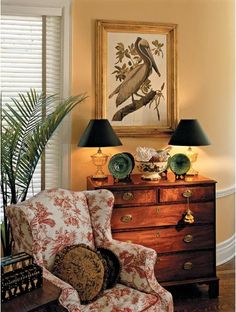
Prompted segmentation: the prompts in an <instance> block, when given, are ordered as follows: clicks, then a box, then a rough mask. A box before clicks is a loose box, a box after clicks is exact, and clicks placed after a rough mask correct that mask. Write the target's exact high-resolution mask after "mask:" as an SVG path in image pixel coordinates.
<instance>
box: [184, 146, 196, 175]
mask: <svg viewBox="0 0 236 312" xmlns="http://www.w3.org/2000/svg"><path fill="white" fill-rule="evenodd" d="M186 155H187V156H188V158H189V159H190V162H191V166H190V169H189V171H188V172H187V173H186V175H187V176H196V175H198V171H197V170H195V169H193V163H194V162H196V161H197V157H198V153H197V152H194V151H193V150H192V148H191V147H189V148H188V150H187V153H186Z"/></svg>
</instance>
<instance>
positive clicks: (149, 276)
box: [7, 189, 173, 312]
mask: <svg viewBox="0 0 236 312" xmlns="http://www.w3.org/2000/svg"><path fill="white" fill-rule="evenodd" d="M113 202H114V197H113V195H112V193H111V192H109V191H107V190H97V191H83V192H72V191H68V190H63V189H53V190H46V191H42V192H40V193H39V194H37V195H36V196H34V197H32V198H31V199H29V200H27V201H25V202H22V203H19V204H16V205H12V206H9V207H8V208H7V216H8V218H9V220H10V223H11V227H12V230H13V239H14V246H13V249H14V253H16V252H20V251H26V252H28V253H30V254H33V256H34V258H35V259H36V261H37V263H38V264H39V265H41V266H42V267H43V268H44V277H45V278H46V279H48V280H50V281H51V282H52V283H54V284H56V285H57V286H58V287H60V288H61V289H62V293H61V296H60V298H59V300H60V303H61V304H62V306H64V307H65V308H66V309H67V310H68V311H70V312H82V311H83V312H96V311H98V312H132V311H135V312H141V311H148V312H154V311H155V312H167V311H168V312H172V311H173V302H172V296H171V294H170V293H169V292H168V291H166V290H165V289H164V288H163V287H161V286H160V285H159V284H158V282H157V280H156V278H155V276H154V270H153V269H154V264H155V261H156V252H155V251H154V250H152V249H150V248H146V247H143V246H141V245H135V244H129V243H124V242H120V241H116V240H113V239H112V235H111V224H110V221H111V214H112V207H113ZM80 243H83V244H86V245H88V246H90V247H106V248H109V249H111V250H112V251H113V252H114V253H115V254H116V255H117V256H118V257H119V259H120V262H121V265H122V269H121V279H120V284H117V285H116V286H115V287H113V288H112V289H108V290H105V291H104V293H103V295H102V297H100V298H99V299H97V300H96V301H94V302H92V303H90V304H87V305H81V303H80V299H79V297H78V294H77V292H76V290H75V289H74V288H73V287H72V286H70V285H69V284H67V283H65V282H63V281H62V280H60V279H59V278H57V277H56V276H54V275H53V274H52V273H51V272H50V270H51V269H52V266H53V263H54V259H55V255H56V253H57V252H58V251H59V250H61V249H62V248H63V247H64V246H67V245H72V244H80Z"/></svg>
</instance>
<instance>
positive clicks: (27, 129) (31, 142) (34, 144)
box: [1, 90, 86, 255]
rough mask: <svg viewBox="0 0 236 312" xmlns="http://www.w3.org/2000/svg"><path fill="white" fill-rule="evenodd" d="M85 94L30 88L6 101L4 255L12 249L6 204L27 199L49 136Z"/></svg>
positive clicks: (3, 162)
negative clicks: (64, 94) (63, 95)
mask: <svg viewBox="0 0 236 312" xmlns="http://www.w3.org/2000/svg"><path fill="white" fill-rule="evenodd" d="M85 98H86V96H85V95H83V94H82V95H78V96H73V97H69V98H67V99H66V100H59V99H58V96H57V95H51V96H45V95H44V94H37V93H36V91H35V90H30V91H29V92H27V94H26V95H24V94H19V99H12V100H13V102H14V105H9V104H7V105H6V109H3V110H2V118H1V119H2V120H1V122H2V127H1V191H2V205H3V211H4V221H3V223H2V225H1V232H2V233H1V234H2V236H1V238H2V248H3V252H4V255H9V254H10V253H11V242H10V228H9V223H8V220H7V218H6V214H5V208H6V207H7V205H9V204H15V203H17V202H20V201H24V200H25V199H26V196H27V192H28V189H29V186H30V182H31V179H32V176H33V174H34V171H35V168H36V166H37V163H38V161H39V159H40V157H41V155H42V153H43V151H44V149H45V146H46V144H47V142H48V140H49V139H50V138H51V136H52V135H53V133H54V132H55V130H56V129H57V128H58V126H59V125H60V123H61V122H62V120H63V119H64V118H65V117H66V116H67V115H68V113H69V112H70V111H71V110H72V109H73V108H74V107H75V106H76V105H77V104H78V103H80V102H82V101H83V100H84V99H85ZM55 103H56V104H58V103H59V104H58V105H55ZM45 112H48V113H47V114H46V113H45Z"/></svg>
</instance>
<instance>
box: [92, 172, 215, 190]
mask: <svg viewBox="0 0 236 312" xmlns="http://www.w3.org/2000/svg"><path fill="white" fill-rule="evenodd" d="M87 183H88V187H89V188H91V187H92V188H102V187H105V188H114V189H116V188H117V189H119V188H120V187H125V186H127V187H150V186H152V187H158V186H160V187H165V186H167V187H172V186H185V185H186V186H187V185H188V186H189V185H196V184H197V185H199V184H208V183H209V184H212V183H216V181H214V180H213V179H210V178H206V177H202V176H199V175H198V176H187V177H185V179H184V180H176V179H175V176H174V175H173V174H172V173H168V175H167V179H161V180H158V181H148V180H143V179H142V178H141V174H132V175H131V181H129V182H116V181H115V179H114V178H113V177H112V176H111V175H109V176H108V178H107V179H100V180H96V179H93V178H92V177H88V178H87Z"/></svg>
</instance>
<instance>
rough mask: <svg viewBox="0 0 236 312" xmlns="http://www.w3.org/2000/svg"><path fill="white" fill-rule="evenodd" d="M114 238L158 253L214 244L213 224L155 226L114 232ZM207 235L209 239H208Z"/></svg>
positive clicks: (194, 248)
mask: <svg viewBox="0 0 236 312" xmlns="http://www.w3.org/2000/svg"><path fill="white" fill-rule="evenodd" d="M112 236H113V238H114V239H117V240H121V241H126V242H130V243H135V244H140V245H144V246H146V247H149V248H153V249H155V250H156V251H157V252H158V253H167V252H177V251H187V250H198V249H209V248H211V247H212V245H213V244H214V228H213V225H211V226H208V225H202V226H200V225H199V226H191V225H190V226H186V227H185V228H183V229H182V230H177V229H176V228H173V227H172V228H155V229H151V230H142V231H127V232H114V233H113V234H112ZM206 237H207V239H206Z"/></svg>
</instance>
